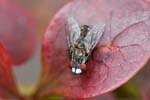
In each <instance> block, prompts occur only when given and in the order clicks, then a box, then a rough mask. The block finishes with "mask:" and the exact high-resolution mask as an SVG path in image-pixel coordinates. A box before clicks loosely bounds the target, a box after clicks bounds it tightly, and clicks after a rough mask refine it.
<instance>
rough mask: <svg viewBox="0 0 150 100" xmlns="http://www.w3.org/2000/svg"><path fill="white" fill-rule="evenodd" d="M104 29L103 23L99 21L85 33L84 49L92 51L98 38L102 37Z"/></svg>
mask: <svg viewBox="0 0 150 100" xmlns="http://www.w3.org/2000/svg"><path fill="white" fill-rule="evenodd" d="M104 30H105V24H104V23H100V24H97V25H95V26H93V27H92V29H91V30H90V31H89V32H88V33H87V36H86V37H85V39H84V44H85V47H86V49H88V50H90V51H92V50H93V49H94V48H95V46H96V45H97V43H98V42H99V40H100V38H101V37H102V35H103V33H104Z"/></svg>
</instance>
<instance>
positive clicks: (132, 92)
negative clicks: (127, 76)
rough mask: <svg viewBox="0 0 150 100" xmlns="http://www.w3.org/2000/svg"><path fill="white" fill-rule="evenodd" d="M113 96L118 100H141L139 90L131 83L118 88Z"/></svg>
mask: <svg viewBox="0 0 150 100" xmlns="http://www.w3.org/2000/svg"><path fill="white" fill-rule="evenodd" d="M114 94H115V95H116V97H117V98H119V99H121V98H122V99H134V100H141V95H140V92H139V88H138V87H137V86H136V83H134V82H133V81H129V82H128V83H126V84H125V85H123V86H121V87H120V88H118V89H117V90H116V91H114Z"/></svg>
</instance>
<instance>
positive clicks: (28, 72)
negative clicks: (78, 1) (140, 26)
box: [14, 0, 150, 100]
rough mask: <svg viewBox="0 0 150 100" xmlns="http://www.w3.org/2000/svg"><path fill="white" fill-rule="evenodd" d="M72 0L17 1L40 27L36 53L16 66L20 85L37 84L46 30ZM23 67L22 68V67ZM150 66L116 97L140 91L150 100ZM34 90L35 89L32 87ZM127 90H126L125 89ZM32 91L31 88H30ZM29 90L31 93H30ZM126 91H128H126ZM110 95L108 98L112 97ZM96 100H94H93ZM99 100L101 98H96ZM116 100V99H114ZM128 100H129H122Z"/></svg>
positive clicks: (135, 94) (15, 71)
mask: <svg viewBox="0 0 150 100" xmlns="http://www.w3.org/2000/svg"><path fill="white" fill-rule="evenodd" d="M68 1H70V0H16V2H17V3H18V4H20V5H21V6H22V7H23V8H24V9H25V10H26V11H27V12H28V13H29V14H30V15H31V16H32V17H33V19H35V22H36V25H37V27H38V35H39V43H38V47H37V48H38V49H36V53H35V54H34V56H33V57H31V59H30V60H29V61H27V62H26V63H25V64H23V65H15V66H16V67H14V73H15V76H16V78H17V82H18V83H19V84H21V85H22V84H23V85H25V86H27V85H31V84H32V85H33V86H35V84H37V82H38V80H39V78H40V70H41V53H40V49H41V40H42V36H43V34H44V32H45V31H46V28H47V26H48V24H49V22H50V20H51V19H52V17H53V16H54V15H55V13H56V12H57V11H58V10H59V9H60V8H61V7H63V6H64V5H65V4H66V3H67V2H68ZM20 66H21V67H20ZM149 67H150V64H149V63H148V64H147V65H146V66H145V67H144V68H143V69H142V70H141V71H140V72H139V73H138V74H137V75H136V76H135V77H134V78H133V79H132V80H130V82H129V83H127V84H126V85H125V86H123V87H122V88H123V91H122V88H119V89H118V90H117V91H115V95H118V97H119V96H120V95H121V98H122V97H123V96H124V97H128V98H131V97H130V96H135V97H136V96H137V95H139V94H138V93H135V90H136V89H137V90H140V95H142V96H143V98H145V99H144V100H150V78H149V77H150V68H149ZM32 88H34V87H32ZM124 88H125V89H124ZM30 89H31V88H30ZM30 89H29V91H30ZM125 90H126V91H125ZM111 95H112V94H109V95H108V96H107V97H109V96H111ZM92 100H94V99H92ZM95 100H99V98H95ZM102 100H109V98H107V99H106V98H103V99H102ZM114 100H115V99H114ZM120 100H127V99H120ZM131 100H133V99H131ZM135 100H136V99H135Z"/></svg>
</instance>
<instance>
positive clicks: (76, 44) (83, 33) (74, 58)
mask: <svg viewBox="0 0 150 100" xmlns="http://www.w3.org/2000/svg"><path fill="white" fill-rule="evenodd" d="M68 29H69V33H68V34H67V41H68V47H69V53H70V59H71V65H70V66H71V69H72V72H73V73H74V74H81V73H82V72H83V71H86V62H87V60H88V57H89V56H90V55H91V52H92V51H93V49H94V48H95V47H96V45H97V44H98V42H99V40H100V38H101V37H102V35H103V33H104V30H105V24H104V23H100V24H97V25H95V26H93V27H90V26H88V25H83V26H79V24H78V22H77V21H76V20H75V19H74V18H72V17H71V18H69V19H68Z"/></svg>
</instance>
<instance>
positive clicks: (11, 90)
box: [0, 44, 19, 99]
mask: <svg viewBox="0 0 150 100" xmlns="http://www.w3.org/2000/svg"><path fill="white" fill-rule="evenodd" d="M0 97H1V98H3V99H6V98H7V99H8V98H11V99H13V98H17V97H19V93H18V91H17V87H16V83H15V80H14V77H13V74H12V65H11V62H10V59H9V56H8V54H7V52H6V50H5V48H4V47H3V46H2V44H0Z"/></svg>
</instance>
